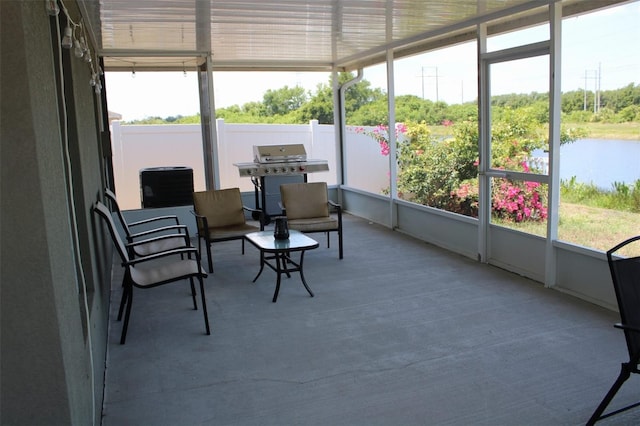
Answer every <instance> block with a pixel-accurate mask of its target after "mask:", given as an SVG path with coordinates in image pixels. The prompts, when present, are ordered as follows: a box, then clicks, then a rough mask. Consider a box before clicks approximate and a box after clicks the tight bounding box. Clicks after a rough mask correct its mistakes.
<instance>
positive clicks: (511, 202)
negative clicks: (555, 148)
mask: <svg viewBox="0 0 640 426" xmlns="http://www.w3.org/2000/svg"><path fill="white" fill-rule="evenodd" d="M546 194H547V188H546V185H542V184H540V183H539V182H528V181H525V182H518V183H515V182H511V181H510V180H508V179H496V180H494V182H493V190H492V194H491V195H492V197H491V207H492V211H493V214H494V215H495V216H496V217H498V218H499V219H503V220H506V221H509V222H515V223H520V222H525V221H544V220H546V219H547V207H546V205H547V200H546Z"/></svg>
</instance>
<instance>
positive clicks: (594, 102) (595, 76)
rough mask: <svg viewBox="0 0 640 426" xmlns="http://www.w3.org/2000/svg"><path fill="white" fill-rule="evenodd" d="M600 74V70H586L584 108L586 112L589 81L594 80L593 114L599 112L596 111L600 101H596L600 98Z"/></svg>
mask: <svg viewBox="0 0 640 426" xmlns="http://www.w3.org/2000/svg"><path fill="white" fill-rule="evenodd" d="M591 73H593V76H591V75H590V74H591ZM599 78H600V77H599V72H598V70H584V101H583V103H584V107H583V110H584V111H586V110H587V79H593V80H594V84H593V85H594V91H593V112H594V114H595V113H596V112H597V110H596V104H597V103H598V100H597V99H596V97H597V96H598V79H599Z"/></svg>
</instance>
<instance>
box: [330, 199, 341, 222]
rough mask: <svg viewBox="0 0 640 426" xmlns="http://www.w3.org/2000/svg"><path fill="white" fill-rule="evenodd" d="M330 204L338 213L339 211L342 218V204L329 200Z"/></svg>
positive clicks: (339, 216)
mask: <svg viewBox="0 0 640 426" xmlns="http://www.w3.org/2000/svg"><path fill="white" fill-rule="evenodd" d="M329 206H330V207H332V208H334V209H335V211H336V213H338V218H339V219H342V204H338V203H334V202H333V201H331V200H329Z"/></svg>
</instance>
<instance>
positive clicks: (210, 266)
mask: <svg viewBox="0 0 640 426" xmlns="http://www.w3.org/2000/svg"><path fill="white" fill-rule="evenodd" d="M207 260H208V261H209V273H211V274H213V258H212V257H211V244H210V243H207Z"/></svg>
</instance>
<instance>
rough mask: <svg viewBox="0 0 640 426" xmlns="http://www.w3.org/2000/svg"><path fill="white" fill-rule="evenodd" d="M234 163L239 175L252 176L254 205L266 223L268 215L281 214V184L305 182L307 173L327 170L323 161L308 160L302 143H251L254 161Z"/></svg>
mask: <svg viewBox="0 0 640 426" xmlns="http://www.w3.org/2000/svg"><path fill="white" fill-rule="evenodd" d="M234 166H236V167H238V171H239V173H240V177H250V178H251V182H252V183H253V186H254V189H255V203H256V208H257V209H261V210H262V213H263V220H264V223H265V225H266V224H268V223H269V222H270V221H271V215H280V207H279V205H278V204H279V201H280V185H281V184H283V183H293V182H306V181H307V174H308V173H314V172H326V171H328V170H329V163H328V162H327V161H326V160H310V159H307V153H306V151H305V148H304V145H302V144H291V145H263V146H254V147H253V162H248V163H235V164H234ZM254 219H257V218H256V217H254Z"/></svg>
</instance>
